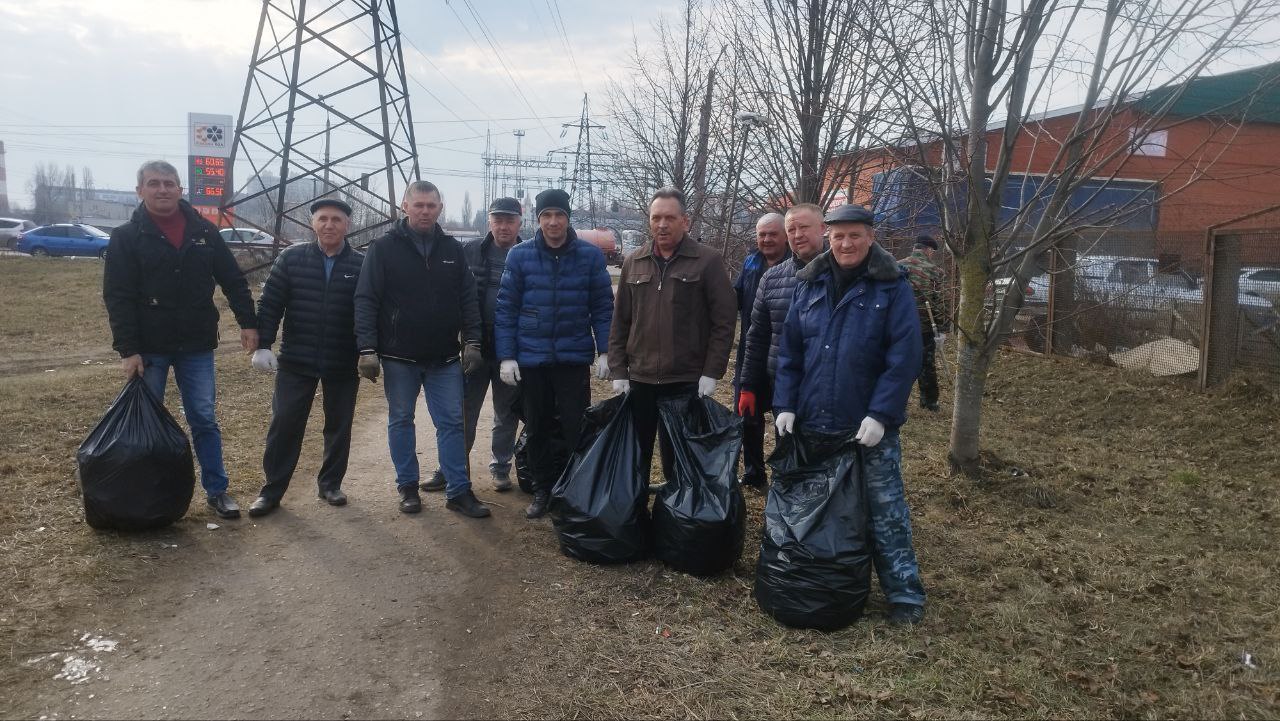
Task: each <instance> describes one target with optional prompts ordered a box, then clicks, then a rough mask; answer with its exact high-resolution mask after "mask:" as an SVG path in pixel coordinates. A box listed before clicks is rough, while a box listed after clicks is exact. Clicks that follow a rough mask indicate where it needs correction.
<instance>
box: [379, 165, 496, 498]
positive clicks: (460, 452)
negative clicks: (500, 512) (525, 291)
mask: <svg viewBox="0 0 1280 721" xmlns="http://www.w3.org/2000/svg"><path fill="white" fill-rule="evenodd" d="M400 208H401V210H403V211H404V214H405V217H404V219H403V220H401V221H399V222H398V223H396V224H395V227H393V228H392V230H391V231H390V232H389V233H387V234H386V235H384V236H382V237H381V238H378V239H377V240H375V241H373V243H372V244H370V245H369V248H368V250H366V251H365V256H366V257H365V261H364V269H363V270H362V271H361V273H360V284H359V286H358V287H357V288H356V347H357V348H359V349H360V361H359V365H358V368H359V371H360V375H362V376H364V377H365V378H368V379H369V380H376V379H377V377H378V375H379V371H380V370H385V371H386V381H385V383H384V385H383V389H384V391H385V392H386V395H387V446H388V447H389V449H390V451H391V464H392V465H394V466H395V468H396V489H397V490H398V491H399V493H400V510H401V512H403V513H418V512H420V511H422V497H421V496H419V495H418V483H419V481H421V480H422V479H421V477H420V471H419V467H418V448H417V446H418V441H417V431H416V426H415V425H414V420H413V418H414V410H415V406H417V403H418V396H419V395H421V394H422V393H424V392H425V393H426V396H427V410H428V411H429V412H430V413H431V421H432V423H434V424H435V427H436V449H437V452H438V454H439V460H440V469H441V470H442V471H444V478H445V483H446V487H445V497H446V498H447V500H446V502H445V507H446V508H448V509H449V510H452V511H457V512H459V513H462V514H463V515H466V516H470V517H472V518H484V517H486V516H488V515H489V509H488V508H486V507H485V506H484V504H482V503H480V501H478V500H477V499H476V497H475V494H474V493H472V491H471V474H470V471H469V470H468V468H467V448H466V439H465V438H464V437H463V436H464V433H463V420H462V418H463V410H462V405H463V395H462V384H463V374H464V373H467V374H469V373H471V372H473V371H475V370H478V369H479V368H480V367H481V366H482V365H483V364H484V356H483V354H482V353H481V350H480V341H481V323H480V305H479V303H478V302H477V301H476V279H475V276H474V275H473V274H472V273H471V270H470V269H469V268H468V267H467V259H466V256H465V255H464V254H463V252H462V246H461V245H460V244H459V243H458V241H457V240H455V239H454V238H453V236H451V235H446V234H445V232H444V230H442V229H441V228H440V225H439V224H438V223H437V222H436V220H437V219H438V218H439V217H440V213H442V212H443V211H444V202H443V200H442V199H441V198H440V190H439V189H438V188H437V187H436V186H435V185H433V184H431V183H428V182H426V181H423V180H419V181H415V182H412V183H410V184H409V187H408V188H406V189H405V193H404V200H403V202H401V204H400ZM459 336H461V339H459ZM459 351H461V352H462V362H461V363H459V362H458V360H459V359H458V353H459ZM380 362H381V365H379V363H380Z"/></svg>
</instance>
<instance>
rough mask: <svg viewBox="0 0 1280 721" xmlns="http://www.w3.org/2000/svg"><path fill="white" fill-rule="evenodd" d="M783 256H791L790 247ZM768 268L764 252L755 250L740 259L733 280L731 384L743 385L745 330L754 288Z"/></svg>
mask: <svg viewBox="0 0 1280 721" xmlns="http://www.w3.org/2000/svg"><path fill="white" fill-rule="evenodd" d="M783 257H784V258H790V257H791V249H790V248H787V250H786V255H785V256H783ZM766 270H769V261H767V260H765V257H764V253H761V252H760V251H758V250H757V251H755V252H753V253H751V254H750V255H748V256H747V257H746V259H745V260H743V261H742V272H741V273H738V279H737V280H735V281H733V292H734V294H736V295H737V296H738V357H737V361H736V362H735V363H734V372H733V385H734V386H735V387H741V386H743V385H745V384H744V383H743V379H742V369H743V363H744V361H745V359H746V349H747V331H748V330H749V329H750V328H751V308H752V307H753V306H754V304H755V300H756V289H757V288H759V287H760V278H762V277H763V276H764V273H765V271H766Z"/></svg>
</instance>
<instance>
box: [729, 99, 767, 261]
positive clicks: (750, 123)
mask: <svg viewBox="0 0 1280 721" xmlns="http://www.w3.org/2000/svg"><path fill="white" fill-rule="evenodd" d="M733 122H735V123H737V124H738V125H739V126H741V127H742V147H741V148H740V149H739V150H738V162H737V167H733V166H732V165H731V166H730V168H729V175H730V177H732V178H733V179H732V180H731V181H730V183H729V197H728V198H727V199H726V202H725V204H726V206H727V207H728V209H727V212H726V216H725V221H724V236H723V238H722V239H721V242H720V255H727V254H728V252H729V231H730V229H732V228H733V207H734V205H735V201H736V200H737V197H738V180H739V178H741V176H742V165H743V163H745V162H746V160H747V136H749V135H750V134H751V129H752V128H756V127H760V128H763V127H765V126H766V125H768V124H769V119H768V118H766V117H765V116H764V115H761V114H760V113H753V112H751V111H750V110H739V111H738V112H736V113H734V114H733Z"/></svg>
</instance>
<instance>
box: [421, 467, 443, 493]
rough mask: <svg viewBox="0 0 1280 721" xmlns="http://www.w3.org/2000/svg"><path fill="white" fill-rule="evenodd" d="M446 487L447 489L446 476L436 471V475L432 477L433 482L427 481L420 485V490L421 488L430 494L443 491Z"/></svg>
mask: <svg viewBox="0 0 1280 721" xmlns="http://www.w3.org/2000/svg"><path fill="white" fill-rule="evenodd" d="M444 487H445V481H444V474H443V473H441V472H440V471H436V474H435V475H434V476H432V477H431V480H429V481H427V482H426V483H421V484H419V485H418V488H421V489H422V490H424V491H426V492H428V493H434V492H436V491H443V490H444Z"/></svg>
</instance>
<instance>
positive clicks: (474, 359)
mask: <svg viewBox="0 0 1280 721" xmlns="http://www.w3.org/2000/svg"><path fill="white" fill-rule="evenodd" d="M483 366H484V355H482V354H481V353H480V346H478V345H475V344H473V343H468V344H467V345H466V346H464V347H463V349H462V372H463V374H464V375H471V374H472V373H475V372H476V371H478V370H480V368H481V367H483Z"/></svg>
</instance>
